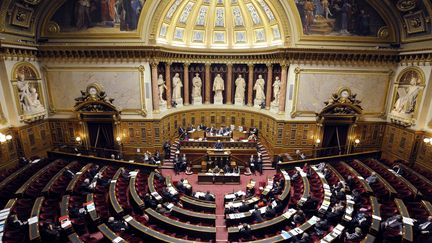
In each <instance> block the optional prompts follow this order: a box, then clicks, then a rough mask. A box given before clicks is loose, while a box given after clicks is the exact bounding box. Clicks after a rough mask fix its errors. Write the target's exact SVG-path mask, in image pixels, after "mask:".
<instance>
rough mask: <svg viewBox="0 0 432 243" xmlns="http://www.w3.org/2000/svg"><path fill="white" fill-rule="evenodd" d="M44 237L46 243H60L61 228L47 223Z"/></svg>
mask: <svg viewBox="0 0 432 243" xmlns="http://www.w3.org/2000/svg"><path fill="white" fill-rule="evenodd" d="M42 230H43V231H42V236H43V239H44V242H59V241H60V227H58V226H55V225H54V223H51V222H45V223H44V224H43V228H42Z"/></svg>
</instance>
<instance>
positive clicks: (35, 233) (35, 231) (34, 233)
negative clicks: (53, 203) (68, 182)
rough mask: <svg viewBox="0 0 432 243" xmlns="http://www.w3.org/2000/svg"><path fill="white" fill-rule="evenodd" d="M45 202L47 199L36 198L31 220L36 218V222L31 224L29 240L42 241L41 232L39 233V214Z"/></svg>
mask: <svg viewBox="0 0 432 243" xmlns="http://www.w3.org/2000/svg"><path fill="white" fill-rule="evenodd" d="M44 200H45V197H38V198H36V201H35V202H34V204H33V208H32V211H31V214H30V218H34V219H35V222H34V223H30V222H29V225H28V227H29V240H30V241H33V240H37V239H40V232H39V214H40V209H41V207H42V203H43V201H44Z"/></svg>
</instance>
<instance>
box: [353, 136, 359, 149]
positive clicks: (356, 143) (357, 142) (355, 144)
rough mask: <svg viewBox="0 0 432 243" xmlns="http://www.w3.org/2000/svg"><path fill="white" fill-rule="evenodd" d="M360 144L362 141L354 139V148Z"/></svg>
mask: <svg viewBox="0 0 432 243" xmlns="http://www.w3.org/2000/svg"><path fill="white" fill-rule="evenodd" d="M359 144H360V139H358V138H356V139H354V146H355V147H357V146H359Z"/></svg>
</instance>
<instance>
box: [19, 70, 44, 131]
mask: <svg viewBox="0 0 432 243" xmlns="http://www.w3.org/2000/svg"><path fill="white" fill-rule="evenodd" d="M13 77H15V78H16V80H12V83H14V84H15V87H16V93H15V94H16V97H17V105H19V109H18V111H19V113H20V119H21V121H24V122H27V123H30V122H34V121H37V120H40V119H43V118H44V117H45V113H46V109H45V107H44V105H43V99H42V98H43V97H42V96H40V95H39V94H42V93H41V92H40V91H41V79H40V78H39V75H38V73H37V71H36V69H35V68H34V67H33V66H32V65H31V64H29V63H21V64H18V66H17V67H16V68H14V71H13Z"/></svg>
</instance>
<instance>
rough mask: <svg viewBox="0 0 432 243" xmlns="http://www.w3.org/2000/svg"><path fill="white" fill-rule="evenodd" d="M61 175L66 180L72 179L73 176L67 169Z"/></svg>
mask: <svg viewBox="0 0 432 243" xmlns="http://www.w3.org/2000/svg"><path fill="white" fill-rule="evenodd" d="M63 175H64V176H65V177H66V178H68V179H70V180H72V179H73V178H74V176H75V173H74V172H73V171H71V170H70V169H69V168H67V169H66V170H64V171H63Z"/></svg>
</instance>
